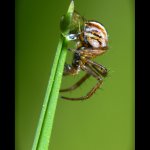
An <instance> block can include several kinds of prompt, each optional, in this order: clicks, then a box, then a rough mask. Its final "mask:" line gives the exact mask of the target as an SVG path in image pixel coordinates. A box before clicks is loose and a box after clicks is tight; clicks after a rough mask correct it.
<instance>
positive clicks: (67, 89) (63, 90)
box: [59, 74, 90, 92]
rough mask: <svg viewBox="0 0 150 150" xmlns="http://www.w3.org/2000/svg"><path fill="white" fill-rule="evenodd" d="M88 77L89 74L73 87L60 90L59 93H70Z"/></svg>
mask: <svg viewBox="0 0 150 150" xmlns="http://www.w3.org/2000/svg"><path fill="white" fill-rule="evenodd" d="M89 77H90V75H89V74H85V75H84V76H83V77H82V78H81V79H80V80H79V81H78V82H76V83H75V84H74V85H72V86H71V87H69V88H66V89H61V90H60V91H59V92H68V91H72V90H75V89H76V88H78V87H79V86H80V85H81V84H82V83H83V82H84V81H86V80H87V79H88V78H89Z"/></svg>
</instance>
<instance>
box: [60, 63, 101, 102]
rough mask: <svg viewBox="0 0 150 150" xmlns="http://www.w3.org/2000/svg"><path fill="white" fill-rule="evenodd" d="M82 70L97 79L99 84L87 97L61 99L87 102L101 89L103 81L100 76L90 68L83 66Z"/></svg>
mask: <svg viewBox="0 0 150 150" xmlns="http://www.w3.org/2000/svg"><path fill="white" fill-rule="evenodd" d="M81 68H82V69H83V70H84V71H86V72H87V73H88V74H90V75H92V76H93V77H95V78H96V79H97V80H98V83H97V84H96V85H95V86H94V87H93V88H92V89H91V90H90V91H89V92H88V93H87V95H85V96H82V97H79V98H69V97H64V96H62V97H61V98H63V99H65V100H85V99H88V98H90V97H91V96H92V95H93V94H94V93H95V92H96V90H97V89H98V88H99V87H100V85H101V84H102V82H103V80H102V78H101V77H100V76H98V75H97V74H96V73H95V72H94V71H93V70H92V69H91V68H89V67H88V66H84V65H83V66H81Z"/></svg>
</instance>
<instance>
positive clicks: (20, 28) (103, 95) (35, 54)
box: [15, 0, 134, 150]
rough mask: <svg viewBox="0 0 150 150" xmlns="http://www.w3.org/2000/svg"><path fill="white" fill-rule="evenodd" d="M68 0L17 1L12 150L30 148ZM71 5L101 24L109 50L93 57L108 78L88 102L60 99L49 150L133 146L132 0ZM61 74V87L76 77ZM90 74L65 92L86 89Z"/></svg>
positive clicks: (129, 149) (113, 149)
mask: <svg viewBox="0 0 150 150" xmlns="http://www.w3.org/2000/svg"><path fill="white" fill-rule="evenodd" d="M69 4H70V1H69V0H63V1H62V0H57V1H52V0H43V1H41V0H16V109H15V110H16V111H15V113H16V120H15V122H16V128H15V132H16V137H15V141H16V150H31V147H32V143H33V139H34V135H35V131H36V127H37V123H38V119H39V115H40V111H41V107H42V103H43V99H44V96H45V92H46V88H47V83H48V79H49V75H50V70H51V67H52V63H53V59H54V56H55V52H56V47H57V44H58V41H59V36H60V30H59V21H60V18H61V16H62V15H63V14H65V13H66V11H67V9H68V6H69ZM75 9H76V10H77V11H78V12H80V14H81V15H83V16H84V17H85V18H87V19H92V20H97V21H99V22H101V23H102V24H103V25H104V26H105V28H106V29H107V32H108V34H109V50H108V52H107V53H105V54H104V55H103V56H101V57H98V58H96V59H95V61H96V62H98V63H101V64H103V65H104V66H106V67H107V68H108V69H109V70H110V71H109V76H108V77H107V78H106V79H105V80H104V83H103V86H102V89H99V90H98V91H97V92H96V93H95V94H94V96H93V97H92V98H91V99H90V100H87V101H64V100H62V99H60V98H59V100H58V104H57V110H56V113H55V119H54V125H53V132H52V136H51V143H50V147H49V149H50V150H134V0H91V1H90V0H89V1H87V0H82V1H81V0H80V1H79V0H75ZM83 74H84V73H81V74H80V75H79V76H77V77H64V78H63V81H62V87H68V86H70V85H72V84H73V83H74V82H75V81H77V80H78V79H79V78H80V77H81V76H82V75H83ZM95 83H96V80H95V79H93V78H90V79H89V80H87V81H86V83H85V84H84V85H82V86H81V87H79V89H77V90H75V91H72V92H70V93H64V94H63V95H65V96H70V97H77V96H82V95H85V94H86V93H87V91H88V90H89V89H90V88H92V87H93V86H94V84H95Z"/></svg>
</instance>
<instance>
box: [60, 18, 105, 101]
mask: <svg viewBox="0 0 150 150" xmlns="http://www.w3.org/2000/svg"><path fill="white" fill-rule="evenodd" d="M69 36H70V38H72V39H73V40H76V41H77V42H76V49H75V50H73V49H69V50H70V51H72V52H73V60H72V64H71V65H70V64H65V66H64V73H63V75H64V76H65V75H77V74H78V73H79V71H81V70H82V71H85V72H86V74H85V75H84V76H83V77H82V78H81V79H80V80H79V81H78V82H77V83H75V84H74V85H72V86H71V87H69V88H66V89H61V90H60V92H68V91H71V90H74V89H76V88H77V87H79V86H80V85H81V84H82V83H83V82H84V81H86V80H87V79H88V78H89V77H90V76H93V77H94V78H95V79H96V80H97V83H96V85H95V86H94V87H93V88H92V89H91V90H90V91H89V92H88V93H87V94H86V95H85V96H82V97H77V98H71V97H64V96H62V97H61V98H63V99H65V100H85V99H89V98H90V97H91V96H92V95H93V94H94V93H95V92H96V90H97V89H98V88H100V86H101V85H102V83H103V77H106V76H107V72H108V71H107V69H106V68H105V67H104V66H103V65H101V64H98V63H96V62H94V61H93V60H92V59H93V58H95V57H97V56H100V55H102V54H104V53H105V52H106V50H107V49H108V46H107V43H108V36H107V32H106V30H105V28H104V26H103V25H102V24H100V23H99V22H97V21H86V22H85V23H84V25H83V29H82V30H81V32H79V33H78V34H70V35H69Z"/></svg>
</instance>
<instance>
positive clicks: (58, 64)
mask: <svg viewBox="0 0 150 150" xmlns="http://www.w3.org/2000/svg"><path fill="white" fill-rule="evenodd" d="M66 55H67V50H66V41H65V39H64V38H63V37H62V36H61V38H60V41H59V44H58V47H57V52H56V56H55V59H54V63H53V66H52V71H51V75H50V79H49V82H48V87H47V91H46V95H45V99H44V103H43V107H42V111H41V115H40V119H39V123H38V127H37V131H36V135H35V139H34V143H33V147H32V150H37V149H39V150H47V149H48V145H49V141H50V136H51V132H52V125H53V120H54V115H55V110H56V105H57V99H58V95H59V89H60V85H61V79H62V73H63V68H64V63H65V59H66Z"/></svg>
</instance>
